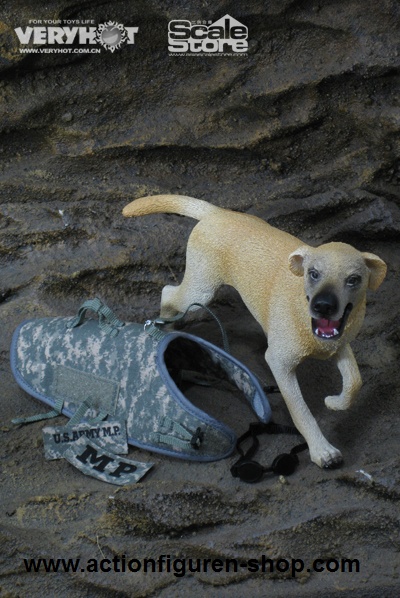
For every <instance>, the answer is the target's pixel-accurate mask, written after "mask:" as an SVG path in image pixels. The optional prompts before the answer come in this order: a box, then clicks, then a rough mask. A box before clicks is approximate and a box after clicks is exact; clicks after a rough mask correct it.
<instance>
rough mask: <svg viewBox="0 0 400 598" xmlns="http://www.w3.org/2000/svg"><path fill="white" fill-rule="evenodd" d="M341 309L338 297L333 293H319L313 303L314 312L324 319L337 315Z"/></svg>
mask: <svg viewBox="0 0 400 598" xmlns="http://www.w3.org/2000/svg"><path fill="white" fill-rule="evenodd" d="M338 307H339V302H338V300H337V297H336V295H335V294H334V293H332V292H331V291H323V292H321V293H318V295H316V296H315V297H314V298H313V300H312V301H311V308H312V310H313V311H314V312H315V313H317V314H319V315H320V316H323V317H326V318H327V317H328V316H331V315H332V314H334V313H336V312H337V310H338Z"/></svg>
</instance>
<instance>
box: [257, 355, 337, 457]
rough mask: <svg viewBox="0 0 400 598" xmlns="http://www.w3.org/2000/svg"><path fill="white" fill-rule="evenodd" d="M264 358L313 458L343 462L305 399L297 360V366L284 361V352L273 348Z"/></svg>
mask: <svg viewBox="0 0 400 598" xmlns="http://www.w3.org/2000/svg"><path fill="white" fill-rule="evenodd" d="M265 359H266V361H267V363H268V365H269V367H270V368H271V371H272V373H273V375H274V378H275V381H276V383H277V385H278V386H279V390H280V391H281V393H282V396H283V398H284V399H285V402H286V405H287V407H288V409H289V412H290V415H291V416H292V419H293V422H294V425H295V426H296V428H297V429H298V431H299V432H300V434H302V436H303V437H304V438H305V440H306V442H307V444H308V448H309V450H310V457H311V461H313V462H314V463H316V464H317V465H319V467H326V468H331V467H337V466H338V465H340V464H341V463H342V461H343V458H342V455H341V453H340V451H339V450H338V449H336V448H335V447H334V446H332V445H331V444H330V443H329V442H328V441H327V439H326V438H325V436H324V435H323V434H322V432H321V430H320V429H319V426H318V424H317V422H316V420H315V418H314V417H313V415H312V413H311V411H310V410H309V408H308V407H307V405H306V403H305V401H304V399H303V396H302V393H301V390H300V386H299V383H298V381H297V376H296V367H297V365H298V364H297V363H296V364H295V365H294V366H293V365H288V364H287V363H286V364H285V362H284V361H285V360H284V358H283V356H282V354H281V355H279V356H278V357H276V356H275V355H274V354H273V353H272V351H271V349H268V350H267V352H266V354H265ZM291 363H292V362H291Z"/></svg>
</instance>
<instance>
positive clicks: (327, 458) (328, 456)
mask: <svg viewBox="0 0 400 598" xmlns="http://www.w3.org/2000/svg"><path fill="white" fill-rule="evenodd" d="M310 457H311V461H313V462H314V463H316V464H317V465H318V466H319V467H322V468H324V469H335V467H340V466H341V465H342V463H343V457H342V453H341V452H340V451H339V450H338V449H337V448H335V447H334V446H332V445H331V444H329V443H327V444H326V446H324V448H323V449H321V448H320V449H319V450H317V451H315V452H312V451H310Z"/></svg>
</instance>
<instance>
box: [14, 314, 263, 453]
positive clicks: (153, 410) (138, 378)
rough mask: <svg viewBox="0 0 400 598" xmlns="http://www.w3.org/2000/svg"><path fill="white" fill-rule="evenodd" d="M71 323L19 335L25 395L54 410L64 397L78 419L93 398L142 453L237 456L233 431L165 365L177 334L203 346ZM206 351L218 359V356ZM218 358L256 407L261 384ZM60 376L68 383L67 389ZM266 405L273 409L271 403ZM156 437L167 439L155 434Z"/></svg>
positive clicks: (17, 369)
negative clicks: (192, 398) (197, 439)
mask: <svg viewBox="0 0 400 598" xmlns="http://www.w3.org/2000/svg"><path fill="white" fill-rule="evenodd" d="M71 320H72V319H71V318H43V319H39V320H31V321H28V322H25V323H24V324H22V325H21V326H20V328H19V329H18V330H17V331H16V333H15V338H14V342H13V347H14V350H13V354H12V361H13V371H14V374H15V375H16V378H17V381H19V382H20V383H21V385H22V387H23V388H24V389H25V390H27V391H28V392H29V391H32V392H33V394H36V395H37V393H39V395H40V397H42V398H43V397H45V398H47V401H48V402H50V404H51V405H54V403H55V399H56V398H57V396H58V395H57V393H60V392H62V393H63V396H62V398H63V400H64V407H63V409H64V410H65V409H66V410H67V415H71V414H73V413H75V411H76V410H77V408H78V407H79V403H80V402H83V401H84V400H85V399H90V401H91V402H92V404H94V405H96V408H98V409H99V410H100V411H104V412H106V413H109V412H110V411H112V412H113V413H115V414H116V415H117V416H118V418H123V419H125V420H126V424H127V432H128V442H130V443H131V444H135V445H137V446H139V447H142V448H147V449H149V450H156V451H158V452H162V453H165V454H168V455H173V456H178V457H179V456H180V457H184V458H188V459H193V460H196V461H212V460H216V459H221V458H223V457H226V456H227V455H229V454H230V453H231V452H232V450H233V449H234V446H235V442H236V437H235V435H234V433H233V432H232V430H230V429H229V428H228V427H226V426H225V425H223V424H222V423H220V422H217V421H216V420H215V419H213V418H212V417H210V416H208V415H207V414H205V413H203V412H202V411H200V410H199V409H197V408H195V407H194V406H193V405H191V404H190V403H189V402H188V401H187V400H186V399H185V397H184V396H183V395H182V394H181V392H180V391H179V390H178V389H177V387H176V385H175V383H174V382H173V380H172V379H171V377H170V375H169V373H168V371H167V369H166V366H165V363H164V353H165V351H166V350H167V348H168V344H169V342H170V341H171V340H173V339H175V338H176V336H177V335H178V336H180V335H181V336H186V337H187V338H191V339H192V340H194V341H197V342H201V339H197V338H196V337H193V336H191V335H186V334H184V333H179V332H171V333H168V334H167V335H166V336H165V337H164V339H162V340H161V341H159V340H155V339H154V338H152V337H151V336H150V335H149V334H147V332H146V331H145V330H144V328H143V325H141V324H135V323H127V324H126V325H125V326H124V327H123V328H121V329H120V330H119V332H118V334H117V335H116V336H115V337H111V336H110V335H108V334H106V333H105V332H104V331H102V330H101V329H100V327H99V325H98V322H97V320H86V321H84V322H83V323H82V324H81V325H79V326H77V327H75V328H70V329H69V328H67V324H68V323H70V322H71ZM204 348H205V349H206V350H207V351H208V352H209V353H210V354H211V355H212V356H213V352H214V350H213V349H210V347H209V346H204ZM224 355H225V354H224ZM215 359H220V360H221V363H222V365H223V367H225V369H226V368H227V367H228V369H229V371H230V375H231V376H232V379H233V380H234V381H236V382H237V383H238V385H239V387H240V388H241V389H242V390H243V391H244V393H245V394H246V396H247V398H248V399H249V400H250V401H251V402H252V403H254V394H255V393H254V385H253V384H252V380H251V379H250V377H249V376H248V374H247V373H245V372H243V373H241V371H240V368H238V366H236V365H234V366H233V365H232V367H230V357H229V355H227V354H226V357H225V358H224V359H221V358H219V357H218V356H217V357H215ZM60 372H62V374H60ZM60 375H62V377H63V378H64V380H63V383H62V384H60ZM60 388H62V390H61V391H60ZM88 395H89V396H88ZM116 397H117V398H116ZM263 402H264V403H263V404H264V406H268V401H267V399H266V398H265V397H263ZM111 406H112V407H111ZM268 408H269V406H268ZM260 411H263V409H261V410H260ZM91 415H95V414H94V413H92V414H91ZM165 418H168V419H169V420H172V421H175V422H178V423H179V424H180V425H181V428H179V427H174V429H173V431H172V432H171V433H170V434H164V433H163V432H164V430H163V429H162V426H163V422H165ZM199 428H200V430H201V434H202V438H203V440H202V442H201V444H200V446H199V444H198V443H197V445H196V446H193V445H192V444H191V442H190V440H189V439H188V438H191V437H192V436H194V435H195V434H196V432H197V430H198V429H199ZM183 429H184V430H185V432H184V433H181V432H180V430H183ZM157 432H161V434H160V435H157V434H156V435H155V433H157Z"/></svg>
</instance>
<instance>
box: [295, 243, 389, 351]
mask: <svg viewBox="0 0 400 598" xmlns="http://www.w3.org/2000/svg"><path fill="white" fill-rule="evenodd" d="M289 268H290V270H291V272H293V274H295V275H296V276H304V288H305V292H306V297H307V301H308V304H309V311H310V315H311V323H312V329H313V332H314V334H315V335H316V336H317V337H318V338H321V339H325V340H330V339H335V340H336V339H338V338H339V337H340V335H341V333H342V332H343V330H344V327H345V325H346V322H347V319H348V317H349V315H350V313H351V311H352V310H353V309H354V308H355V307H356V306H357V305H359V304H360V303H362V302H364V301H365V295H366V291H367V289H372V290H373V291H374V290H376V289H377V288H378V287H379V285H380V284H381V282H382V281H383V279H384V278H385V275H386V264H385V262H384V261H382V260H381V259H380V258H379V257H378V256H376V255H374V254H373V253H361V252H360V251H357V250H356V249H354V247H352V246H351V245H347V244H346V243H326V244H324V245H321V246H320V247H309V246H302V247H299V249H297V250H296V251H294V252H293V253H292V254H291V255H290V256H289Z"/></svg>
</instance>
